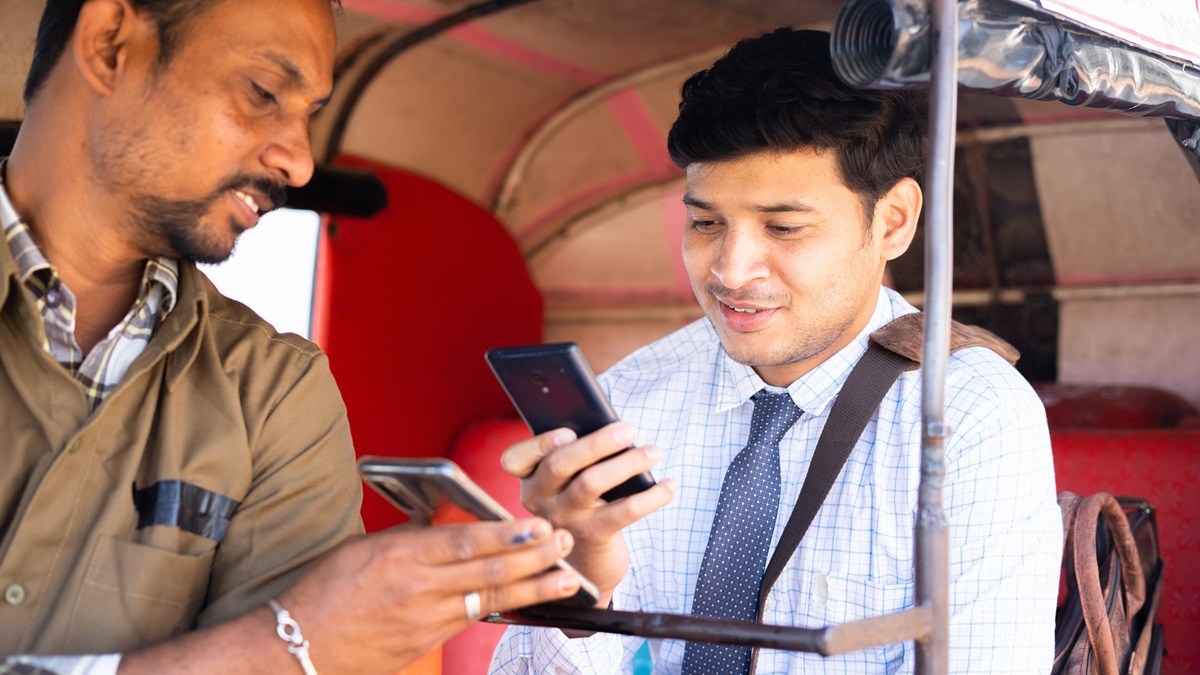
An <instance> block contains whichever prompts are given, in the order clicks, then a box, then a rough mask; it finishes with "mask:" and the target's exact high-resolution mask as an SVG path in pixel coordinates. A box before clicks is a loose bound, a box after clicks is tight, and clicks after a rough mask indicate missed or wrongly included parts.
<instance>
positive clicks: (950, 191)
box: [914, 0, 958, 675]
mask: <svg viewBox="0 0 1200 675" xmlns="http://www.w3.org/2000/svg"><path fill="white" fill-rule="evenodd" d="M931 10H932V14H931V17H932V19H931V28H932V31H931V35H930V39H931V41H932V45H931V47H932V50H931V53H932V55H933V63H932V66H933V67H932V70H931V71H930V80H929V92H930V95H929V153H928V158H927V159H928V165H927V170H926V173H925V194H926V202H925V308H924V311H925V336H924V344H923V345H922V357H921V484H920V489H919V492H918V495H917V519H916V525H915V537H914V541H915V544H914V545H915V549H916V550H915V551H914V555H915V559H916V568H917V569H916V602H917V606H918V607H929V608H930V609H931V610H932V612H933V630H932V632H931V633H930V635H929V637H928V638H927V639H925V640H918V641H917V658H916V673H917V675H944V674H945V673H948V672H949V669H950V543H949V542H950V536H949V534H950V531H949V527H948V526H947V523H946V514H945V511H944V510H943V509H942V482H943V479H944V478H945V476H946V446H945V441H946V437H947V436H948V435H949V431H950V430H948V429H947V428H946V423H945V410H946V401H945V394H946V364H947V363H948V361H949V358H950V306H951V305H950V302H951V292H952V290H953V281H954V267H953V266H954V246H953V242H954V226H953V216H954V141H955V130H956V123H957V119H958V8H957V2H956V0H932V6H931Z"/></svg>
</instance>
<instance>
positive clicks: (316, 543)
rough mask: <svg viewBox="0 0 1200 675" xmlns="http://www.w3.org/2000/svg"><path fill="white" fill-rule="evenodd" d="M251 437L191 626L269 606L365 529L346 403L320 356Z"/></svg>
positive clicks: (300, 369)
mask: <svg viewBox="0 0 1200 675" xmlns="http://www.w3.org/2000/svg"><path fill="white" fill-rule="evenodd" d="M296 372H297V373H298V376H297V377H296V378H295V382H294V383H293V384H292V386H290V387H282V388H283V389H284V390H283V391H282V393H280V394H278V395H277V396H276V398H277V400H276V402H275V403H274V404H273V405H272V406H271V407H270V408H269V409H267V410H266V412H265V416H264V418H263V420H262V422H261V424H260V426H259V427H258V428H257V429H256V430H254V433H252V435H251V452H252V453H253V467H254V477H253V482H252V484H251V486H250V489H249V491H248V492H247V494H246V496H245V499H243V500H242V504H241V506H240V507H239V508H238V510H237V512H236V513H235V514H234V517H233V518H232V519H231V523H230V526H229V529H228V531H227V532H226V534H225V538H224V539H223V540H222V541H221V544H220V546H219V547H218V549H217V553H216V556H215V558H214V561H213V567H212V575H211V577H210V581H209V587H208V596H207V600H206V601H205V608H204V609H203V611H202V612H201V613H200V615H199V616H198V617H197V619H196V625H197V627H204V626H209V625H213V624H216V623H220V622H222V621H226V620H228V619H231V618H233V617H236V616H238V615H240V614H243V613H245V612H247V611H250V610H252V609H254V608H255V607H258V606H259V605H262V604H265V603H266V601H267V600H268V599H270V598H272V597H274V596H275V595H277V594H279V593H280V592H282V591H283V590H284V589H286V588H287V587H288V586H290V585H291V584H292V583H293V582H295V581H296V579H298V578H299V577H300V576H301V575H302V574H303V573H304V572H305V571H306V570H307V569H308V568H309V567H311V566H312V564H313V563H314V562H315V561H317V560H318V559H319V558H321V557H322V556H323V555H325V554H326V553H327V552H329V551H330V550H331V549H333V548H334V547H336V546H337V545H338V544H339V543H340V542H341V541H343V540H345V539H346V538H347V537H350V536H352V535H355V534H359V533H361V532H362V531H363V524H362V517H361V515H360V511H359V509H360V507H361V502H362V483H361V481H360V480H359V477H358V471H357V468H356V466H355V456H354V447H353V444H352V442H351V438H350V426H349V423H348V421H347V419H346V406H345V404H344V403H343V402H342V397H341V394H340V393H339V391H338V388H337V384H336V383H335V382H334V379H333V375H332V373H331V372H330V371H329V363H328V360H327V358H326V357H325V355H324V354H321V353H315V354H311V355H308V358H304V359H301V360H300V362H299V363H298V364H297V366H296Z"/></svg>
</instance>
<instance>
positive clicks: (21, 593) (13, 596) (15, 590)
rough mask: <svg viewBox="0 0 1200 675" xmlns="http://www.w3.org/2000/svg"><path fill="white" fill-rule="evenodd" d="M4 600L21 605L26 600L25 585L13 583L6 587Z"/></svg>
mask: <svg viewBox="0 0 1200 675" xmlns="http://www.w3.org/2000/svg"><path fill="white" fill-rule="evenodd" d="M4 601H5V602H7V603H8V604H10V605H19V604H21V603H22V602H25V587H24V586H22V585H21V584H12V585H11V586H9V587H8V588H6V589H4Z"/></svg>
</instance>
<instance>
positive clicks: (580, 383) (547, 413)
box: [486, 342, 654, 502]
mask: <svg viewBox="0 0 1200 675" xmlns="http://www.w3.org/2000/svg"><path fill="white" fill-rule="evenodd" d="M486 358H487V362H488V365H489V366H491V369H492V372H493V373H494V374H495V375H496V379H497V380H499V381H500V385H501V386H502V387H504V391H505V393H507V394H508V398H509V399H510V400H511V401H512V402H513V405H514V406H516V408H517V412H519V413H520V414H521V419H523V420H525V424H526V425H528V426H529V430H530V431H532V432H533V433H534V435H538V434H543V433H546V432H547V431H553V430H554V429H559V428H563V427H565V428H567V429H571V430H572V431H574V432H575V434H576V435H577V436H579V437H583V436H586V435H588V434H590V433H593V432H595V431H598V430H599V429H601V428H602V427H605V426H607V425H609V424H612V423H613V422H616V421H617V415H616V413H615V412H613V409H612V405H611V404H609V402H608V398H607V397H606V396H605V395H604V392H603V391H602V390H601V389H600V385H599V384H598V383H597V382H596V376H595V374H594V373H592V369H591V367H590V366H589V365H588V363H587V360H586V359H584V358H583V353H582V352H581V351H580V350H579V347H578V346H576V345H575V344H574V343H570V342H567V343H558V344H546V345H529V346H524V347H506V348H501V349H492V350H489V351H488V352H487V355H486ZM627 449H628V448H627ZM653 485H654V478H653V476H651V475H650V474H649V473H641V474H638V475H636V476H633V477H631V478H630V479H629V480H627V481H625V482H624V483H622V484H620V485H618V486H616V487H614V488H612V489H611V490H609V491H607V492H605V493H604V494H602V495H600V497H601V499H604V500H605V501H610V502H611V501H615V500H617V499H620V498H622V497H628V496H629V495H633V494H637V493H638V492H641V491H643V490H647V489H649V488H650V487H652V486H653Z"/></svg>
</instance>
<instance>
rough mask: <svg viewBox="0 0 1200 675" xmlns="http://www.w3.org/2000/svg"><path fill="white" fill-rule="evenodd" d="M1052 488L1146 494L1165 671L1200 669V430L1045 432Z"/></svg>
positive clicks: (1080, 491) (1139, 495)
mask: <svg viewBox="0 0 1200 675" xmlns="http://www.w3.org/2000/svg"><path fill="white" fill-rule="evenodd" d="M1051 443H1052V445H1053V447H1054V470H1055V474H1056V475H1057V478H1058V489H1059V490H1060V491H1061V490H1070V491H1071V492H1075V493H1077V494H1090V493H1092V492H1111V493H1113V494H1117V495H1130V496H1135V497H1144V498H1146V499H1149V500H1150V502H1151V503H1153V504H1154V506H1155V507H1156V509H1157V519H1158V531H1159V546H1160V547H1161V549H1162V554H1163V561H1164V562H1163V584H1164V585H1163V604H1162V608H1161V611H1160V613H1159V620H1160V621H1161V622H1162V624H1163V628H1164V630H1165V638H1166V646H1167V657H1166V660H1165V661H1164V667H1165V672H1166V673H1168V674H1169V675H1170V674H1183V673H1188V674H1189V675H1190V674H1192V673H1200V641H1197V639H1196V638H1197V637H1198V636H1200V511H1197V509H1196V505H1197V504H1198V503H1200V431H1183V430H1176V431H1149V430H1147V431H1141V430H1135V431H1084V430H1057V431H1053V432H1051Z"/></svg>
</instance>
